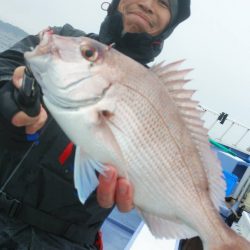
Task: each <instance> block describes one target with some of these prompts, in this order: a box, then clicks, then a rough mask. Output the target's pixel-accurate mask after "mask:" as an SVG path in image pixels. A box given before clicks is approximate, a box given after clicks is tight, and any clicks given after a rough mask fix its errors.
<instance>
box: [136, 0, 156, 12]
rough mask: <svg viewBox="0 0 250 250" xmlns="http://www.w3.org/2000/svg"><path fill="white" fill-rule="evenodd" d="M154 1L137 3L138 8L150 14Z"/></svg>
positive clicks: (145, 0)
mask: <svg viewBox="0 0 250 250" xmlns="http://www.w3.org/2000/svg"><path fill="white" fill-rule="evenodd" d="M154 4H155V0H143V1H140V2H139V4H138V5H139V7H140V8H141V9H142V10H144V11H145V12H147V13H149V14H152V13H153V12H154Z"/></svg>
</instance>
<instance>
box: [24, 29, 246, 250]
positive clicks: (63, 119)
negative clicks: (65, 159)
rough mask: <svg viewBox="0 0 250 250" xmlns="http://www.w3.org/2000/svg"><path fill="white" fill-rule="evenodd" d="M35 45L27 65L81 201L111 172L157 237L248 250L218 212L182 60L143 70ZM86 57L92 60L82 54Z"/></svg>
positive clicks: (55, 41) (60, 43)
mask: <svg viewBox="0 0 250 250" xmlns="http://www.w3.org/2000/svg"><path fill="white" fill-rule="evenodd" d="M41 44H42V45H38V46H37V47H36V48H35V49H34V51H31V52H27V53H25V59H26V60H27V62H28V63H29V65H30V68H31V70H32V72H33V74H34V76H35V77H36V79H37V80H38V82H39V84H40V86H41V88H42V90H46V91H43V92H44V97H43V98H44V102H45V104H46V106H47V108H48V110H49V111H50V112H51V114H52V116H53V117H54V118H55V120H56V121H57V122H58V124H59V126H61V128H62V129H63V130H64V132H65V133H66V134H67V135H68V137H69V138H70V139H71V140H72V141H73V142H74V143H75V144H76V145H77V150H76V154H75V166H74V181H75V186H76V188H77V190H78V196H79V199H80V201H81V202H83V203H84V202H85V200H86V198H87V197H88V195H89V193H91V192H92V191H93V190H94V189H95V188H96V186H97V185H98V179H97V176H96V172H95V171H98V172H100V173H101V174H104V171H105V167H104V166H103V165H102V163H109V164H111V165H114V166H116V167H117V169H118V172H119V175H120V176H123V177H126V178H128V179H129V180H130V182H131V184H132V185H133V186H134V190H135V194H134V204H135V207H136V208H137V209H138V211H139V212H140V214H141V215H142V217H143V219H144V221H145V222H146V224H147V225H148V227H149V229H150V231H151V232H152V234H153V235H154V236H155V237H158V238H171V237H173V238H190V237H193V236H195V235H199V236H200V237H201V239H202V242H203V246H204V249H205V250H235V249H237V250H250V245H249V242H248V241H246V240H245V239H243V238H242V237H240V236H238V235H237V234H235V233H234V232H233V231H232V230H231V229H230V228H229V227H227V226H226V225H225V224H224V222H223V221H222V220H221V218H220V216H219V213H218V209H219V205H220V204H221V202H222V201H223V199H224V192H225V182H224V181H223V180H222V169H221V166H220V164H219V162H218V160H217V159H216V157H215V155H214V153H213V152H212V151H211V150H210V148H209V143H208V136H207V130H206V129H205V128H204V127H203V122H202V121H201V119H200V111H199V110H197V108H198V102H197V101H194V100H191V96H192V95H193V93H194V91H193V90H186V89H184V88H183V87H184V86H185V84H186V83H187V82H188V80H186V79H184V78H185V76H186V74H187V73H188V72H190V69H186V70H180V69H179V67H180V65H181V63H182V62H181V61H178V62H174V63H171V64H168V65H164V64H163V63H162V64H159V65H155V66H153V67H152V69H147V68H145V67H143V66H142V65H140V64H138V63H137V62H135V61H134V60H132V59H130V58H128V57H126V56H124V55H123V54H121V53H119V52H118V51H116V50H115V49H112V48H111V46H106V45H103V44H101V43H99V42H97V41H94V40H92V39H90V38H86V37H81V38H77V39H73V38H70V37H60V36H57V35H53V34H51V33H50V32H49V33H46V32H44V34H43V35H42V41H41ZM52 48H53V49H52ZM89 49H90V50H91V55H92V54H93V55H94V57H91V58H87V56H86V53H82V52H86V51H88V50H89ZM54 51H58V52H60V53H54ZM87 54H88V53H87ZM48 80H49V81H48ZM54 96H58V98H59V99H58V98H54ZM76 100H77V101H76ZM62 104H63V105H64V106H63V105H62Z"/></svg>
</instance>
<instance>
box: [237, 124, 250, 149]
mask: <svg viewBox="0 0 250 250" xmlns="http://www.w3.org/2000/svg"><path fill="white" fill-rule="evenodd" d="M249 130H250V129H249V128H248V129H247V130H246V132H245V133H244V134H243V135H242V136H241V138H240V139H239V140H238V141H237V142H236V143H235V144H233V145H234V146H237V145H238V144H239V143H240V141H241V140H242V139H243V138H244V137H245V136H246V135H247V133H248V132H249Z"/></svg>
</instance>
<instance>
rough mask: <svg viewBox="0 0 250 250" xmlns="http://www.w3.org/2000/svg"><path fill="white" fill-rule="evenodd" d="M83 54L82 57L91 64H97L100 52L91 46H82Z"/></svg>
mask: <svg viewBox="0 0 250 250" xmlns="http://www.w3.org/2000/svg"><path fill="white" fill-rule="evenodd" d="M80 49H81V54H82V56H83V57H84V58H85V59H86V60H88V61H90V62H95V61H96V60H97V59H98V51H97V49H95V48H93V47H89V46H82V47H81V48H80Z"/></svg>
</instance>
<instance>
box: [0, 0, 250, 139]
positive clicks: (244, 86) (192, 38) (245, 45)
mask: <svg viewBox="0 0 250 250" xmlns="http://www.w3.org/2000/svg"><path fill="white" fill-rule="evenodd" d="M102 2H103V1H98V0H70V1H61V0H52V1H51V0H50V1H48V0H44V1H34V0H23V1H20V0H1V6H0V19H1V20H3V21H7V22H10V23H12V24H15V25H18V26H19V27H21V28H23V29H24V30H25V31H27V32H29V33H37V32H38V31H40V30H42V29H43V28H45V27H47V26H49V25H50V26H54V25H59V26H61V25H63V24H65V23H70V24H72V25H73V26H75V27H76V28H79V29H83V30H84V31H86V32H98V30H99V25H100V23H101V21H102V19H103V17H104V16H105V12H104V11H102V10H101V3H102ZM249 10H250V1H249V0H238V1H235V0H210V1H201V0H192V15H191V17H190V19H189V20H188V21H186V22H185V23H183V24H181V25H180V26H179V27H178V28H177V29H176V31H175V32H174V33H173V35H172V36H171V38H169V39H168V40H167V41H166V43H165V47H164V51H163V52H162V54H161V55H160V56H159V58H158V59H157V60H156V61H162V60H166V61H167V62H171V61H173V60H179V59H183V58H185V59H186V61H185V63H184V65H183V67H188V68H193V69H194V70H193V72H192V73H191V74H190V78H191V79H192V82H191V83H189V87H190V88H195V89H197V90H198V91H197V93H196V94H195V96H194V97H195V99H198V100H199V101H200V102H201V104H202V105H203V106H205V107H208V108H210V109H212V110H215V111H218V112H221V111H225V112H227V113H229V115H230V117H231V118H232V119H235V120H237V121H239V122H241V123H243V124H245V125H247V126H249V127H250V98H249V95H250V15H249ZM249 144H250V143H249Z"/></svg>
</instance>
